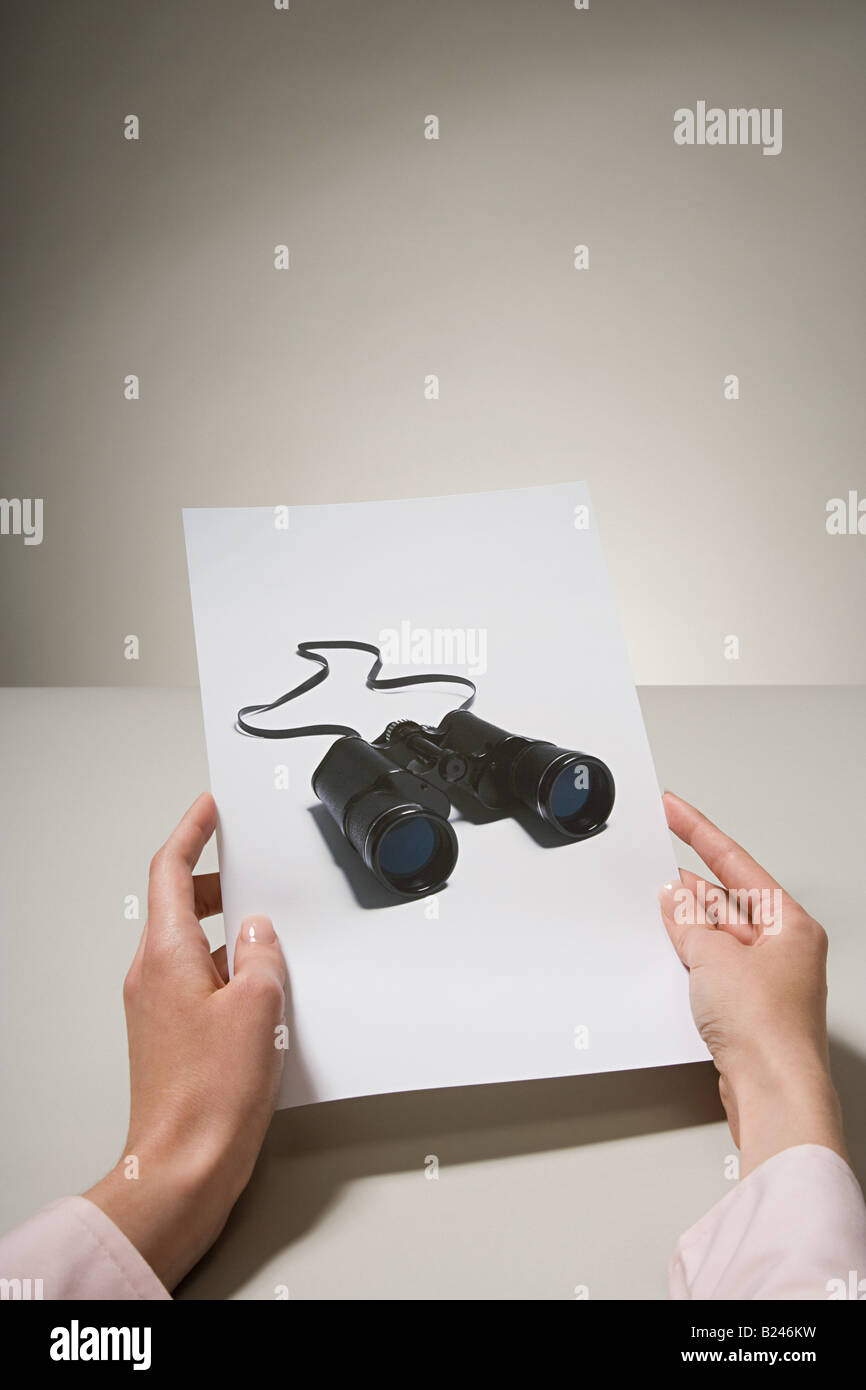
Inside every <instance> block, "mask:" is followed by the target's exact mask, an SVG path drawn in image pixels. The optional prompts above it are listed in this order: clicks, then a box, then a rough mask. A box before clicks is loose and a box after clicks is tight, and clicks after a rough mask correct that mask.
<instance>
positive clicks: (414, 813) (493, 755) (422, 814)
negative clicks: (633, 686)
mask: <svg viewBox="0 0 866 1390" xmlns="http://www.w3.org/2000/svg"><path fill="white" fill-rule="evenodd" d="M428 776H435V778H436V779H437V782H440V783H444V784H445V785H446V786H447V785H454V786H457V787H460V788H462V789H464V790H465V791H466V792H468V793H469V794H470V795H472V796H473V797H475V798H476V800H478V801H479V802H480V803H481V804H482V805H483V806H485V807H487V808H488V809H490V810H501V811H503V812H507V811H509V810H512V811H513V810H515V809H516V808H517V807H518V806H523V807H525V808H527V809H528V810H529V811H530V812H532V813H533V814H534V815H537V816H539V817H540V818H541V819H542V820H544V821H545V822H546V823H547V824H548V825H550V826H551V827H553V829H554V830H555V831H556V832H557V833H558V834H559V835H561V836H563V837H564V838H566V839H570V840H585V839H588V838H589V837H590V836H592V835H597V834H598V833H599V832H600V831H601V830H603V829H604V828H605V825H606V823H607V820H608V817H609V815H610V813H611V810H612V808H613V803H614V797H615V787H614V780H613V777H612V775H611V772H610V769H609V768H608V767H607V766H606V765H605V764H604V763H603V762H601V760H600V759H599V758H595V757H592V756H591V755H590V754H587V753H578V752H575V751H574V750H572V749H568V748H560V747H558V746H557V745H556V744H553V743H547V742H544V741H543V740H539V739H530V738H522V737H520V736H518V735H516V734H511V733H509V732H508V731H507V730H506V729H500V728H499V727H498V726H497V725H495V724H488V723H487V722H486V720H483V719H479V718H478V716H477V715H475V714H471V713H470V712H469V711H468V710H455V711H454V712H453V713H451V714H448V715H446V716H445V718H444V719H443V720H442V723H441V724H440V725H439V726H438V728H435V729H431V728H428V727H426V726H424V725H421V724H416V723H414V722H413V721H411V720H398V721H396V722H395V723H393V724H389V726H388V728H387V729H386V730H385V732H384V734H382V736H381V737H380V738H378V739H376V740H375V741H374V742H373V743H367V742H366V741H365V740H364V739H363V738H361V737H360V735H355V734H352V735H350V736H347V737H345V738H341V739H339V740H338V741H337V742H336V743H335V744H334V745H333V746H332V747H331V748H330V749H329V751H328V752H327V753H326V754H325V756H324V758H323V759H322V761H321V762H320V763H319V766H318V767H317V768H316V771H315V772H314V774H313V791H314V792H315V793H316V796H317V797H318V798H319V800H320V801H321V802H322V804H323V805H324V806H325V807H326V808H327V809H328V811H329V812H330V814H331V815H332V816H333V818H334V820H335V821H336V822H337V824H338V825H339V827H340V829H341V830H342V832H343V834H344V835H345V836H346V839H347V840H348V841H349V843H350V844H351V845H352V847H353V849H354V850H355V851H356V852H357V853H358V854H359V855H360V857H361V859H362V860H363V861H364V863H365V864H366V866H367V868H368V869H369V870H370V872H371V873H373V874H374V875H375V876H376V878H377V879H378V880H379V882H380V883H382V884H384V886H385V887H386V888H388V889H390V890H391V891H392V892H393V893H396V894H399V895H400V896H403V897H422V896H423V895H424V894H426V893H433V892H436V891H437V889H439V888H441V887H442V886H443V885H444V884H445V882H446V881H447V880H448V878H449V877H450V875H451V873H452V871H453V869H454V865H455V863H456V862H457V838H456V836H455V834H454V831H453V829H452V827H451V824H450V822H449V820H448V814H449V811H450V810H451V802H450V799H449V797H448V795H447V793H446V792H445V791H444V790H443V789H442V788H441V787H440V786H437V785H435V784H434V783H431V782H429V781H428V780H427V777H428Z"/></svg>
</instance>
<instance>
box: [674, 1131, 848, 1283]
mask: <svg viewBox="0 0 866 1390" xmlns="http://www.w3.org/2000/svg"><path fill="white" fill-rule="evenodd" d="M860 1280H863V1281H864V1282H863V1285H862V1289H860V1292H859V1293H858V1288H859V1281H860ZM669 1284H670V1292H671V1297H672V1298H707V1299H709V1298H719V1299H728V1298H731V1299H733V1298H747V1299H755V1298H803V1299H830V1298H846V1297H847V1298H857V1297H859V1296H861V1295H862V1293H864V1292H866V1205H864V1202H863V1193H862V1192H861V1191H860V1186H859V1183H858V1182H857V1179H856V1178H855V1176H854V1174H853V1173H852V1172H851V1169H850V1168H849V1167H848V1164H847V1163H846V1162H845V1161H844V1159H842V1158H840V1157H839V1155H838V1154H837V1153H834V1152H833V1150H832V1149H826V1148H824V1147H823V1146H821V1145H820V1144H802V1145H798V1146H797V1147H796V1148H793V1149H785V1150H784V1151H783V1152H782V1153H778V1154H774V1156H773V1157H772V1158H768V1159H767V1161H766V1163H762V1164H761V1165H760V1166H759V1167H758V1168H755V1169H754V1170H753V1171H752V1172H751V1173H750V1174H749V1175H748V1177H746V1178H743V1180H742V1182H741V1183H740V1184H739V1186H737V1187H736V1188H734V1190H733V1192H729V1193H728V1195H727V1197H723V1198H722V1200H721V1202H718V1203H717V1204H716V1206H714V1207H713V1208H712V1210H711V1211H709V1212H707V1214H706V1216H704V1217H703V1218H702V1219H701V1220H700V1221H699V1222H698V1223H697V1225H695V1226H692V1228H691V1229H690V1230H688V1231H686V1233H685V1235H684V1236H681V1237H680V1239H679V1240H678V1242H677V1247H676V1250H675V1251H674V1255H673V1258H672V1260H671V1263H670V1269H669ZM852 1290H853V1291H852Z"/></svg>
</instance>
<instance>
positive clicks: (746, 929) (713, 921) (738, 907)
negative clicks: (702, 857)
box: [680, 869, 759, 946]
mask: <svg viewBox="0 0 866 1390" xmlns="http://www.w3.org/2000/svg"><path fill="white" fill-rule="evenodd" d="M680 878H681V879H682V881H683V883H684V884H685V886H686V887H687V888H689V889H691V891H692V893H693V894H694V895H695V906H696V909H697V922H698V925H699V926H700V925H703V924H704V922H705V924H706V925H707V926H709V927H713V928H715V929H717V930H719V931H726V932H729V933H730V935H731V936H734V937H736V939H737V940H738V941H742V943H743V945H744V946H752V945H753V944H754V942H755V939H756V937H757V935H758V930H759V929H756V928H755V927H754V926H753V925H752V922H751V919H750V917H749V912H748V908H746V907H744V904H743V902H742V901H741V897H739V896H737V895H735V894H732V893H729V892H728V890H727V889H726V888H722V887H721V886H720V885H719V884H718V883H710V882H708V880H707V879H705V878H699V877H698V875H697V874H693V873H692V871H691V869H680ZM749 901H750V900H749Z"/></svg>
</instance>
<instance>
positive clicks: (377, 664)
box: [236, 641, 476, 738]
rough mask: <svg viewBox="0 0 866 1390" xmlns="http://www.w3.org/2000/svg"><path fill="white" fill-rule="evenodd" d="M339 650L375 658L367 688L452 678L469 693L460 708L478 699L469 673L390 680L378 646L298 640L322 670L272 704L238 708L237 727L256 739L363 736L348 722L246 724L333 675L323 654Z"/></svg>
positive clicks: (301, 652) (302, 650) (302, 653)
mask: <svg viewBox="0 0 866 1390" xmlns="http://www.w3.org/2000/svg"><path fill="white" fill-rule="evenodd" d="M337 650H339V651H353V652H369V653H370V655H371V656H374V657H375V658H376V659H375V661H374V662H373V665H372V666H371V667H370V670H369V671H368V672H367V679H366V681H365V685H366V686H367V689H368V690H397V689H399V688H402V687H404V686H410V685H433V684H435V683H437V682H439V681H451V682H452V683H453V684H455V685H465V686H466V687H467V689H468V690H469V692H470V693H469V695H468V697H467V699H465V700H464V701H463V703H462V705H460V706H458V708H459V709H469V707H470V706H471V704H472V701H473V700H474V699H475V695H476V686H475V682H474V681H471V680H470V679H469V677H468V676H455V675H451V674H444V673H442V672H428V673H426V674H425V675H423V676H393V677H391V678H390V679H388V680H379V672H380V671H381V669H382V653H381V651H380V649H379V648H378V647H374V646H372V644H371V643H369V642H349V641H331V642H299V643H298V651H297V655H298V656H302V657H304V659H305V660H306V661H315V662H316V663H317V664H318V665H319V666H321V668H322V669H321V670H320V671H316V672H315V673H314V675H312V676H309V677H308V678H307V679H306V680H305V681H302V682H301V684H300V685H296V686H295V688H294V689H293V690H288V691H287V692H286V694H285V695H281V696H280V697H279V699H277V700H272V701H271V703H270V704H266V705H245V706H244V708H243V709H240V710H238V714H237V725H236V727H237V728H238V729H240V730H241V731H242V732H243V733H245V734H251V735H252V736H253V737H254V738H309V737H312V736H313V735H315V734H337V735H339V736H341V737H345V736H346V735H354V736H355V737H357V738H361V737H362V735H361V734H360V733H359V731H358V730H357V729H350V728H349V727H348V725H346V724H304V725H301V726H299V727H298V728H294V729H257V728H256V727H255V725H253V724H249V723H247V720H246V717H245V716H246V715H248V714H266V713H267V712H268V711H269V710H272V709H279V707H280V705H285V704H287V703H288V701H289V700H295V699H297V697H298V696H299V695H304V694H306V692H307V691H308V690H312V689H313V688H314V687H315V686H317V685H321V683H322V681H324V680H327V679H328V676H329V675H330V674H331V668H330V666H329V664H328V658H327V657H326V656H321V655H320V653H321V652H323V651H337Z"/></svg>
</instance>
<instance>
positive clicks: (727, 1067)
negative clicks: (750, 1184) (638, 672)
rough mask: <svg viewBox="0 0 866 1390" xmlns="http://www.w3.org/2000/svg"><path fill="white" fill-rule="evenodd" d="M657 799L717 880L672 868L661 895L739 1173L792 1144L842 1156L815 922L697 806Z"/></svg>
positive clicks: (821, 945)
mask: <svg viewBox="0 0 866 1390" xmlns="http://www.w3.org/2000/svg"><path fill="white" fill-rule="evenodd" d="M664 806H665V812H666V814H667V819H668V825H669V826H670V828H671V830H672V831H673V832H674V834H675V835H677V836H679V838H680V839H681V840H684V841H685V843H686V844H688V845H691V847H692V849H694V850H695V851H696V853H697V854H699V855H700V857H701V859H702V860H703V861H704V863H705V864H706V865H707V866H708V868H709V869H710V871H711V872H712V873H714V874H715V875H716V878H717V879H718V880H719V883H712V882H709V881H708V880H706V879H700V878H698V877H697V875H695V874H693V873H690V872H689V871H688V870H687V869H681V870H680V878H681V880H682V881H681V882H680V883H676V884H666V885H665V887H664V888H663V889H662V890H661V893H660V895H659V897H660V901H661V908H662V916H663V918H664V922H665V926H666V927H667V929H668V933H669V934H670V938H671V941H672V942H673V944H674V946H675V947H676V950H677V954H678V955H679V957H680V960H681V961H682V962H683V964H684V965H685V966H687V968H688V971H689V993H690V998H691V1005H692V1013H693V1014H694V1019H695V1023H696V1024H697V1027H698V1031H699V1032H700V1034H701V1037H702V1038H703V1040H704V1042H705V1043H706V1045H707V1047H708V1048H709V1050H710V1052H711V1053H712V1057H713V1061H714V1062H715V1064H716V1069H717V1071H718V1073H719V1093H720V1095H721V1099H722V1104H723V1105H724V1107H725V1113H726V1114H727V1117H728V1123H729V1124H730V1127H731V1133H732V1135H733V1137H734V1142H735V1144H736V1145H737V1147H738V1148H739V1149H740V1172H741V1175H742V1176H745V1174H746V1173H748V1172H750V1171H751V1169H753V1168H755V1167H757V1165H758V1164H759V1163H763V1161H764V1160H765V1159H767V1158H771V1157H772V1155H773V1154H775V1153H779V1152H781V1150H782V1149H788V1148H791V1147H792V1146H793V1145H795V1144H823V1145H825V1146H826V1147H827V1148H830V1149H834V1150H835V1151H836V1153H838V1154H841V1155H842V1157H843V1158H845V1157H847V1155H846V1153H845V1142H844V1138H843V1134H842V1119H841V1111H840V1108H839V1101H838V1098H837V1096H836V1092H835V1090H834V1088H833V1083H832V1081H831V1079H830V1064H829V1054H828V1046H827V1021H826V1001H827V978H826V959H827V935H826V933H825V931H824V929H823V927H821V926H819V924H818V923H817V922H816V921H815V920H814V919H813V918H812V917H810V916H809V914H808V913H807V912H805V911H804V909H803V908H802V907H800V906H799V904H798V903H796V902H794V900H793V898H791V897H789V896H788V894H787V893H786V892H785V891H784V889H782V888H781V887H780V886H779V884H778V883H776V881H775V879H773V878H771V877H770V875H769V874H768V873H767V872H766V870H765V869H762V868H761V866H760V864H757V863H756V862H755V860H754V859H752V858H751V856H750V855H748V854H747V853H746V851H745V850H744V849H742V848H741V847H740V846H739V845H738V844H736V843H735V841H733V840H731V839H729V838H728V836H727V835H725V834H723V833H722V831H721V830H719V829H718V827H717V826H715V825H713V824H712V822H711V821H709V820H707V818H706V816H702V815H701V813H700V811H696V810H695V808H694V807H693V806H690V805H689V804H688V802H686V801H682V800H680V798H679V797H678V796H674V795H673V794H672V793H671V792H665V795H664ZM720 885H721V886H720Z"/></svg>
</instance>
